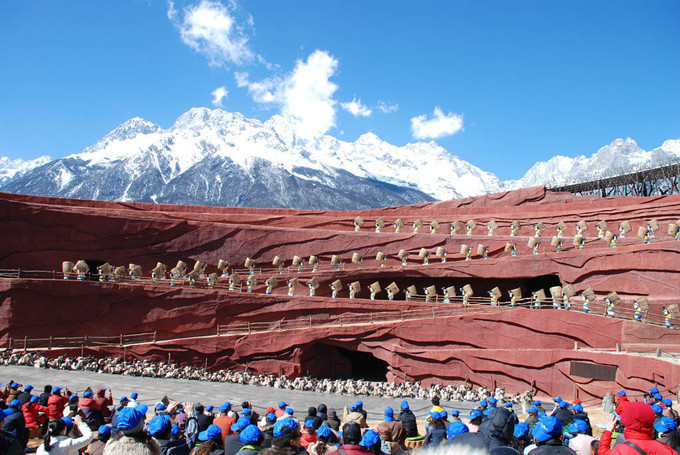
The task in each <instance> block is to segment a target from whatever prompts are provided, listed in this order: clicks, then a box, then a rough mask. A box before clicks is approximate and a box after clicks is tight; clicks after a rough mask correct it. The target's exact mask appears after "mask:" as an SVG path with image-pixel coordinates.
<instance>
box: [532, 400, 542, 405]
mask: <svg viewBox="0 0 680 455" xmlns="http://www.w3.org/2000/svg"><path fill="white" fill-rule="evenodd" d="M541 404H543V403H541V400H534V405H535V406H540V405H541Z"/></svg>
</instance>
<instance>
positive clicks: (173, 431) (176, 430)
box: [170, 423, 181, 436]
mask: <svg viewBox="0 0 680 455" xmlns="http://www.w3.org/2000/svg"><path fill="white" fill-rule="evenodd" d="M180 431H181V430H180V429H179V425H177V424H176V423H174V424H173V425H172V428H170V436H177V435H178V434H179V432H180Z"/></svg>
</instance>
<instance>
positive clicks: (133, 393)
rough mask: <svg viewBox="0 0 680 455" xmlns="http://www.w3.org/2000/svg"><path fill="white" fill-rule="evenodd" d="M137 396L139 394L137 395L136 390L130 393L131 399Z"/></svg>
mask: <svg viewBox="0 0 680 455" xmlns="http://www.w3.org/2000/svg"><path fill="white" fill-rule="evenodd" d="M138 396H139V395H138V394H137V392H132V393H131V394H130V398H132V399H133V400H136V399H137V397H138Z"/></svg>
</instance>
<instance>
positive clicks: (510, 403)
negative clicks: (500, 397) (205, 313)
mask: <svg viewBox="0 0 680 455" xmlns="http://www.w3.org/2000/svg"><path fill="white" fill-rule="evenodd" d="M505 407H506V408H509V409H512V401H506V402H505Z"/></svg>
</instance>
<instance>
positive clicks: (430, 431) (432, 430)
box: [425, 411, 446, 447]
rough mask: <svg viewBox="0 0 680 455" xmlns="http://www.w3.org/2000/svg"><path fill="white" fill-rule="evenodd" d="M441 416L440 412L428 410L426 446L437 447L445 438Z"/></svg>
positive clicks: (444, 424) (442, 415) (443, 422)
mask: <svg viewBox="0 0 680 455" xmlns="http://www.w3.org/2000/svg"><path fill="white" fill-rule="evenodd" d="M444 412H445V411H444ZM443 417H444V414H442V413H441V412H430V425H429V426H428V427H427V432H426V433H425V445H426V446H432V447H437V446H439V445H440V444H441V443H442V441H445V440H446V423H445V421H444V418H443Z"/></svg>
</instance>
